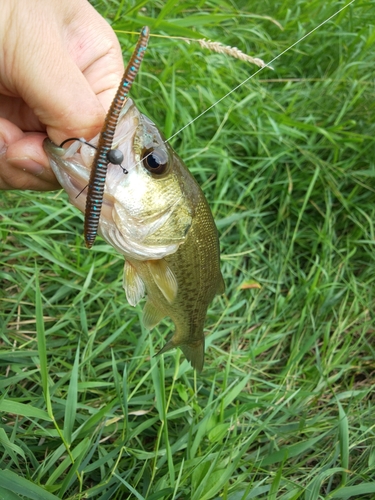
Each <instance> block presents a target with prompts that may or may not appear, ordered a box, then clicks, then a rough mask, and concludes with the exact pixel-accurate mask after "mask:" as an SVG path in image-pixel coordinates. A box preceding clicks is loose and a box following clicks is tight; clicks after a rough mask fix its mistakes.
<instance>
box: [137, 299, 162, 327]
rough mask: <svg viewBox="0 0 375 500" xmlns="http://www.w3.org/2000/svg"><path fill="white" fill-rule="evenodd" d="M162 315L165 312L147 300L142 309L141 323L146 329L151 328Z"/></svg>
mask: <svg viewBox="0 0 375 500" xmlns="http://www.w3.org/2000/svg"><path fill="white" fill-rule="evenodd" d="M164 316H165V314H164V313H162V312H161V311H160V310H159V309H157V308H156V307H155V306H154V305H153V304H152V303H151V302H150V301H149V300H148V301H147V302H146V304H145V307H144V309H143V316H142V323H143V325H144V327H145V328H147V330H152V329H153V328H154V326H156V325H157V324H158V323H159V322H160V321H161V320H162V319H163V318H164Z"/></svg>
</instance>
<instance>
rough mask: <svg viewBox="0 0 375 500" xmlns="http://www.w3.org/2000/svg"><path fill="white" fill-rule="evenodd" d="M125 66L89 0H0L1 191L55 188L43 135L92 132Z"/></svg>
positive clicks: (54, 138)
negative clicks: (43, 144)
mask: <svg viewBox="0 0 375 500" xmlns="http://www.w3.org/2000/svg"><path fill="white" fill-rule="evenodd" d="M123 70H124V67H123V61H122V55H121V49H120V45H119V43H118V40H117V38H116V35H115V34H114V32H113V30H112V28H111V27H110V26H109V24H108V23H107V22H106V21H105V20H104V19H103V18H102V17H101V16H100V15H99V14H98V13H97V12H96V11H95V9H94V8H93V7H92V6H91V5H90V4H89V3H88V2H87V0H64V1H61V0H37V1H35V2H30V0H1V14H0V189H33V190H40V191H47V190H50V189H56V188H58V187H59V184H58V182H57V180H56V178H55V176H54V174H53V172H52V170H51V169H50V166H49V162H48V159H47V156H46V155H45V153H44V151H43V147H42V143H43V140H44V138H45V137H46V135H47V134H48V136H49V137H50V139H51V140H52V141H53V142H55V143H56V144H60V142H62V141H63V140H64V139H66V138H68V137H74V136H78V137H85V138H87V139H88V140H89V139H91V138H92V137H94V136H95V135H96V134H97V133H98V132H99V131H100V129H101V127H102V125H103V121H104V118H105V115H106V110H107V109H108V107H109V105H110V103H111V101H112V99H113V96H114V94H115V92H116V89H117V86H118V84H119V81H120V79H121V76H122V73H123Z"/></svg>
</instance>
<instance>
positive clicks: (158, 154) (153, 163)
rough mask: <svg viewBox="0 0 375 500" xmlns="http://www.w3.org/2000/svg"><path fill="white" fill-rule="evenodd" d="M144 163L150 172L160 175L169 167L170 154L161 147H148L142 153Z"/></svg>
mask: <svg viewBox="0 0 375 500" xmlns="http://www.w3.org/2000/svg"><path fill="white" fill-rule="evenodd" d="M142 163H143V166H144V167H145V168H146V169H147V170H148V171H149V172H151V173H152V174H159V175H160V174H163V173H164V172H165V170H166V168H167V167H168V156H167V153H166V152H165V151H164V150H163V149H161V148H155V149H146V150H145V151H144V152H143V155H142Z"/></svg>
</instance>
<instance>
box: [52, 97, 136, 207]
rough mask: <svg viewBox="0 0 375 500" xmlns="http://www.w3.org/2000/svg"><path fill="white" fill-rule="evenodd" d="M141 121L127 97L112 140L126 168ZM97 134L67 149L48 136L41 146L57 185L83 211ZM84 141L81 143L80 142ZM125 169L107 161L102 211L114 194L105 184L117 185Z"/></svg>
mask: <svg viewBox="0 0 375 500" xmlns="http://www.w3.org/2000/svg"><path fill="white" fill-rule="evenodd" d="M139 120H140V112H139V111H138V109H137V108H136V106H135V105H134V103H133V101H132V100H131V99H128V100H127V102H126V103H125V105H124V107H123V109H122V110H121V113H120V116H119V121H118V125H117V128H116V135H115V137H114V140H113V149H115V148H116V149H119V150H120V151H121V152H122V153H123V155H124V161H123V167H124V168H126V170H127V171H129V170H130V169H131V168H132V167H133V166H134V165H135V164H136V158H135V154H134V150H133V141H134V135H135V133H136V130H137V126H138V123H139ZM98 138H99V135H97V136H96V137H94V138H93V139H92V140H90V141H86V140H85V139H82V140H81V141H78V140H75V141H74V142H72V144H71V145H70V146H69V147H67V148H61V147H60V146H57V145H56V144H54V143H53V142H52V141H51V140H50V139H49V138H46V139H45V140H44V142H43V148H44V151H45V152H46V154H47V156H48V159H49V161H50V164H51V168H52V170H53V172H54V174H55V175H56V177H57V180H58V181H59V183H60V185H61V186H62V187H63V188H64V190H65V191H66V192H67V193H68V195H69V200H70V202H71V203H72V204H73V205H74V206H76V207H77V208H78V209H79V210H81V211H82V212H84V211H85V207H86V198H87V189H85V188H86V187H87V186H88V184H89V179H90V173H91V169H92V163H93V159H94V156H95V152H96V144H97V143H98ZM83 141H84V142H83ZM123 175H124V171H123V170H122V169H121V168H120V167H119V165H112V164H111V163H109V164H108V170H107V181H108V182H107V183H106V189H105V190H104V196H103V206H102V211H103V215H105V211H106V209H110V208H111V207H112V206H113V196H112V194H111V192H110V190H108V189H107V186H108V185H118V183H119V182H120V181H121V178H122V177H123Z"/></svg>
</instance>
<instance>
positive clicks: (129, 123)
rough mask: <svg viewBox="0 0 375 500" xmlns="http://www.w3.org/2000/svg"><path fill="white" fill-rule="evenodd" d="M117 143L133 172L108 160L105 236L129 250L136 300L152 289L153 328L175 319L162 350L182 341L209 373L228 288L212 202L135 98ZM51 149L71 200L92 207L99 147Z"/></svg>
mask: <svg viewBox="0 0 375 500" xmlns="http://www.w3.org/2000/svg"><path fill="white" fill-rule="evenodd" d="M96 140H97V139H94V140H93V141H91V144H93V145H95V144H96ZM113 146H114V147H115V148H117V149H119V150H120V151H121V152H122V153H123V155H124V161H123V164H122V166H123V169H126V171H127V173H126V174H125V173H124V171H123V169H121V168H120V167H119V166H118V165H111V164H109V166H108V172H107V178H106V184H105V191H104V198H103V205H102V212H101V218H100V223H99V234H100V235H101V236H102V237H103V238H104V239H105V240H106V241H107V242H108V243H109V244H110V245H112V246H113V247H114V248H115V249H116V250H117V251H118V252H120V253H121V254H123V255H124V256H125V259H126V260H125V268H124V281H123V285H124V289H125V293H126V297H127V300H128V301H129V303H130V304H131V305H133V306H135V305H136V304H137V303H138V302H139V301H140V300H141V299H142V298H143V297H144V295H145V294H147V301H146V304H145V307H144V309H143V323H144V325H145V327H146V328H148V329H152V328H153V327H154V326H156V325H157V324H158V323H159V322H160V321H161V320H162V319H163V318H164V317H166V316H169V317H170V318H171V319H172V321H173V322H174V324H175V332H174V334H173V336H172V338H171V339H170V340H169V341H168V342H167V343H166V345H165V346H164V347H163V348H162V349H161V351H160V352H159V353H158V354H162V353H165V352H166V351H168V350H170V349H172V348H174V347H180V348H181V349H182V351H183V353H184V355H185V356H186V358H187V359H188V360H189V361H190V363H191V364H192V366H193V367H194V368H195V369H196V370H198V371H201V370H202V368H203V362H204V333H203V328H204V321H205V317H206V313H207V308H208V305H209V304H210V302H211V301H212V299H213V298H214V296H215V294H217V293H223V291H224V282H223V278H222V275H221V272H220V267H219V258H220V255H219V242H218V235H217V230H216V227H215V224H214V220H213V217H212V214H211V211H210V208H209V206H208V203H207V201H206V199H205V197H204V195H203V192H202V190H201V189H200V187H199V185H198V184H197V182H196V181H195V179H194V178H193V176H192V175H191V174H190V172H189V170H188V169H187V168H186V167H185V165H184V164H183V162H182V160H181V159H180V158H179V157H178V156H177V154H176V153H175V152H174V151H173V149H172V148H171V147H170V146H169V144H168V143H164V139H163V137H162V135H161V133H160V132H159V130H158V128H157V127H156V125H155V124H154V123H153V122H152V121H151V120H149V119H148V118H147V117H146V116H145V115H143V114H142V113H140V112H139V111H138V109H137V108H136V106H135V104H134V103H133V101H132V100H131V99H128V101H127V103H126V104H125V106H124V108H123V110H122V111H121V114H120V118H119V122H118V126H117V129H116V136H115V138H114V142H113ZM44 149H45V151H46V153H47V155H48V157H49V160H50V163H51V167H52V169H53V171H54V173H55V175H56V177H57V179H58V180H59V182H60V184H61V186H62V187H63V188H64V189H65V191H66V192H67V193H68V195H69V198H70V201H71V203H72V204H73V205H75V206H76V207H77V208H79V209H80V210H81V211H82V212H84V211H85V205H86V191H87V190H85V186H87V184H88V182H89V176H90V170H91V164H92V158H93V154H94V151H95V150H94V149H93V148H92V147H90V146H89V145H87V144H82V143H81V142H78V141H76V142H75V143H74V144H73V145H72V146H71V147H69V148H68V149H64V148H60V147H58V146H56V145H55V144H53V143H52V142H51V141H50V140H49V139H46V140H45V141H44ZM80 192H81V194H80V195H79V196H78V197H77V195H78V194H79V193H80Z"/></svg>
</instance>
